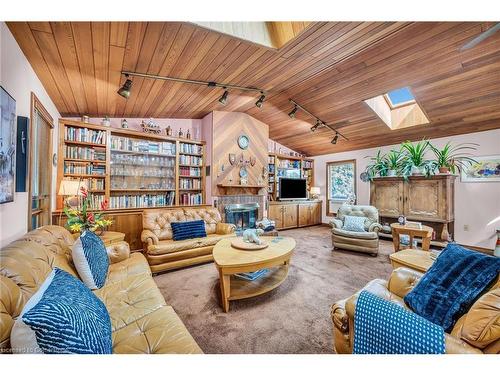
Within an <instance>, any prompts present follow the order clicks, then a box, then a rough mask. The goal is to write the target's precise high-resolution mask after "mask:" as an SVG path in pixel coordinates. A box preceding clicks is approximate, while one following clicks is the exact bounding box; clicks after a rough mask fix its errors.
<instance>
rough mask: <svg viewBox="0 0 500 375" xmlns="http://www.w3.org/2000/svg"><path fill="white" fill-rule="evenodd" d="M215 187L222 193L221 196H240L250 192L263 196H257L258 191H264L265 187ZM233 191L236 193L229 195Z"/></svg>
mask: <svg viewBox="0 0 500 375" xmlns="http://www.w3.org/2000/svg"><path fill="white" fill-rule="evenodd" d="M217 186H218V187H219V188H220V189H221V190H222V191H223V195H236V194H241V193H242V192H244V191H246V192H251V193H252V194H255V195H265V194H259V191H260V190H261V189H266V188H267V185H250V184H248V185H241V184H240V185H237V184H224V183H221V184H217ZM233 191H235V192H236V194H231V193H232V192H233Z"/></svg>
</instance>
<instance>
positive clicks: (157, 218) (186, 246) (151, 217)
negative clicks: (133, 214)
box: [141, 206, 236, 272]
mask: <svg viewBox="0 0 500 375" xmlns="http://www.w3.org/2000/svg"><path fill="white" fill-rule="evenodd" d="M191 220H203V221H205V230H206V232H207V237H203V238H193V239H189V240H182V241H174V240H173V239H172V227H171V225H170V223H172V222H178V221H191ZM142 226H143V231H142V235H141V239H142V242H144V249H145V254H146V258H147V260H148V262H149V266H150V267H151V271H153V272H161V271H167V270H171V269H175V268H181V267H186V266H190V265H193V264H199V263H206V262H211V261H212V260H213V256H212V249H213V247H214V246H215V244H216V243H217V242H219V241H220V240H221V239H223V238H227V237H233V236H234V235H235V234H234V231H235V229H236V227H235V226H234V225H233V224H226V223H223V222H222V219H221V216H220V213H219V211H218V210H217V209H216V208H214V207H211V206H206V207H197V208H185V209H184V208H179V209H176V210H172V209H153V210H144V212H143V214H142Z"/></svg>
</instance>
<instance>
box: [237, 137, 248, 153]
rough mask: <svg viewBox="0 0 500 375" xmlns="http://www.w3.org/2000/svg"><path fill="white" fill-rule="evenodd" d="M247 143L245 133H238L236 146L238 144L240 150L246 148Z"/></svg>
mask: <svg viewBox="0 0 500 375" xmlns="http://www.w3.org/2000/svg"><path fill="white" fill-rule="evenodd" d="M249 145H250V139H248V137H247V136H246V135H240V136H239V138H238V146H240V148H241V149H242V150H246V149H247V148H248V146H249Z"/></svg>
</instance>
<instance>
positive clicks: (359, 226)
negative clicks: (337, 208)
mask: <svg viewBox="0 0 500 375" xmlns="http://www.w3.org/2000/svg"><path fill="white" fill-rule="evenodd" d="M365 219H366V218H365V217H364V216H349V215H346V216H344V225H343V226H342V229H343V230H348V231H349V232H366V230H365Z"/></svg>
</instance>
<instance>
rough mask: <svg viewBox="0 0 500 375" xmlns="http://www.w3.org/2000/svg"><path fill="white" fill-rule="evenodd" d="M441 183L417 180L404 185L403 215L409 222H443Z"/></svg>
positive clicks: (436, 180)
mask: <svg viewBox="0 0 500 375" xmlns="http://www.w3.org/2000/svg"><path fill="white" fill-rule="evenodd" d="M443 181H444V180H441V179H430V178H422V179H420V178H418V179H412V178H410V180H409V181H408V183H406V184H405V193H404V214H405V216H406V217H407V218H408V219H410V220H444V219H445V217H444V216H445V215H444V211H445V210H444V206H445V204H446V203H445V201H446V197H445V196H444V193H445V192H444V189H443Z"/></svg>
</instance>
